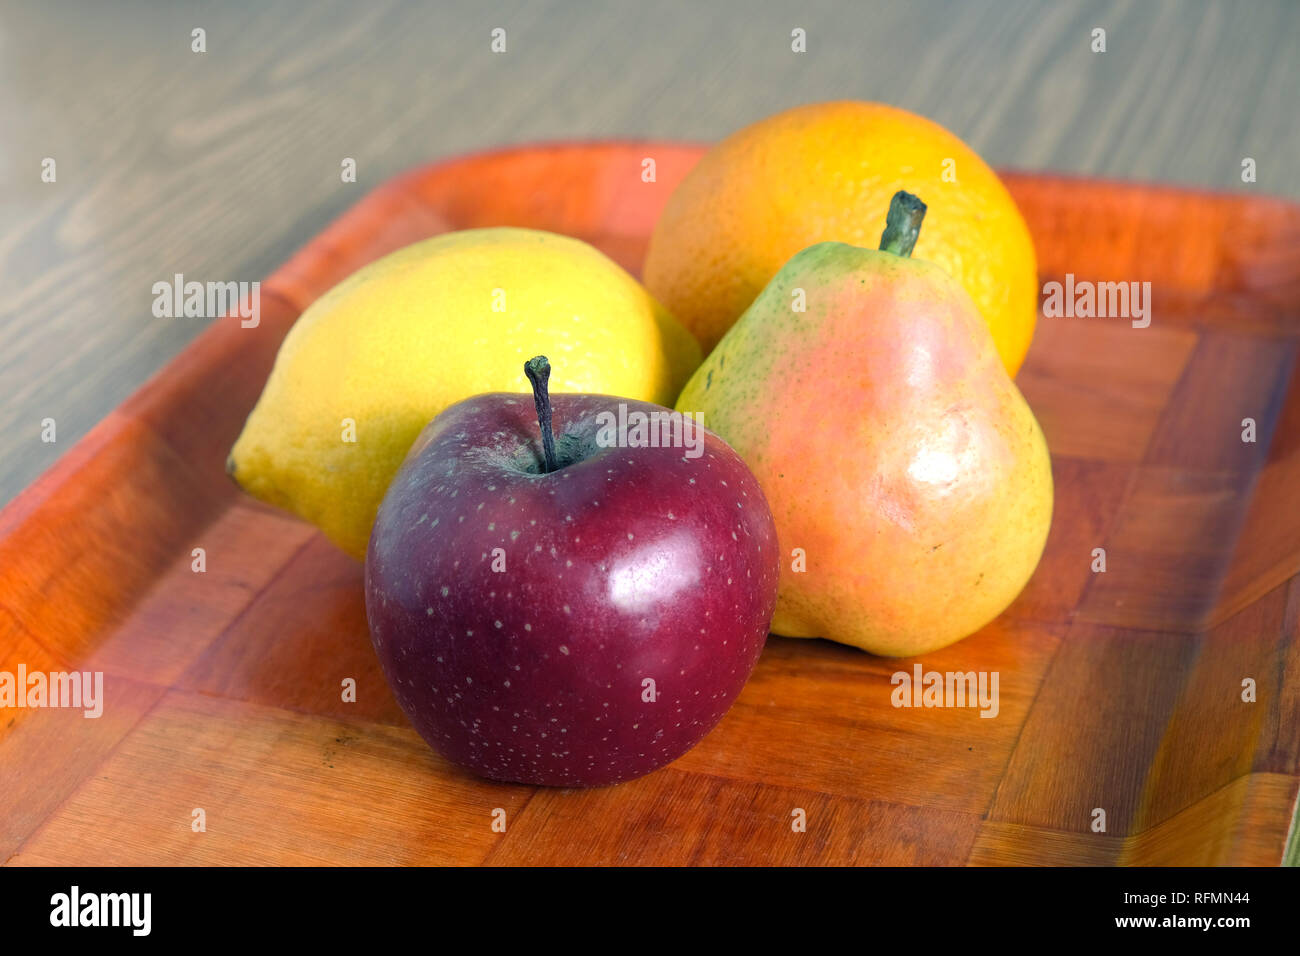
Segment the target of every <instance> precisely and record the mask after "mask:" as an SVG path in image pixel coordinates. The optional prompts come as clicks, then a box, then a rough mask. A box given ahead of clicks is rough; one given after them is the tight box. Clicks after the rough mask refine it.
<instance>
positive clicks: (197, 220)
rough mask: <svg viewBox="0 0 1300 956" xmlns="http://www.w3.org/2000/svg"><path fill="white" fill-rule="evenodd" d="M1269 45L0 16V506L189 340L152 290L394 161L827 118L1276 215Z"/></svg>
mask: <svg viewBox="0 0 1300 956" xmlns="http://www.w3.org/2000/svg"><path fill="white" fill-rule="evenodd" d="M495 27H502V28H504V29H506V31H507V41H508V42H507V50H506V52H505V53H504V54H493V53H492V52H491V50H490V49H489V40H490V32H491V30H492V29H493V28H495ZM195 28H203V29H205V30H206V36H207V52H206V53H202V54H199V53H193V52H191V31H192V30H193V29H195ZM795 28H801V29H804V30H805V31H806V32H807V52H806V53H803V54H795V53H793V52H792V51H791V40H790V34H791V31H792V30H793V29H795ZM1096 28H1103V29H1105V30H1106V31H1107V49H1106V52H1105V53H1104V54H1098V53H1093V52H1092V50H1091V35H1092V31H1093V30H1094V29H1096ZM1297 49H1300V5H1297V4H1296V3H1294V2H1291V0H1252V2H1249V3H1241V2H1231V0H1212V2H1204V0H1161V2H1158V0H1144V2H1140V3H1135V2H1130V0H963V2H955V0H954V2H948V0H907V2H897V0H853V2H846V0H767V2H751V0H711V2H709V3H699V2H697V0H610V2H602V3H599V4H594V3H573V2H565V0H528V2H524V0H504V2H503V0H489V2H483V0H439V2H437V3H420V2H398V0H366V2H364V3H356V2H352V0H312V2H305V0H303V2H288V0H284V2H276V3H273V4H269V3H263V2H260V0H222V2H220V3H212V2H207V0H169V2H167V3H158V2H150V0H60V2H58V3H51V2H48V0H5V2H4V3H0V503H4V502H6V501H8V500H10V499H12V498H13V496H15V495H16V494H17V493H18V492H19V491H20V490H21V489H22V488H23V487H24V486H26V485H27V484H28V483H29V482H31V481H32V480H33V479H35V478H36V477H37V476H38V475H40V474H41V472H43V471H44V470H45V469H46V468H47V467H49V466H50V465H51V464H53V463H54V461H56V460H57V459H58V458H59V456H61V455H62V454H63V453H64V452H65V451H66V450H67V449H68V448H70V447H71V446H72V444H73V443H74V442H75V441H76V440H77V439H79V438H80V437H82V436H83V435H85V434H86V433H87V432H88V431H89V430H90V429H91V428H92V427H93V426H94V425H95V424H96V423H97V422H98V421H99V420H100V419H101V418H103V417H104V416H105V415H106V414H107V413H108V412H109V411H110V410H111V409H113V408H116V407H117V406H118V405H119V404H120V403H121V402H122V401H123V400H124V399H125V398H126V397H127V396H128V395H130V394H131V393H132V392H133V391H134V390H135V388H136V387H137V386H139V384H140V383H141V382H143V381H144V380H145V378H147V377H148V376H149V375H150V374H151V373H153V372H154V371H156V370H157V369H159V368H161V367H162V366H163V365H164V364H165V363H166V362H167V361H168V360H169V359H170V358H172V357H173V356H175V355H176V354H177V353H178V352H179V351H180V350H181V348H182V347H183V346H184V345H185V344H186V343H187V342H189V341H191V340H192V339H193V338H194V337H195V336H197V335H198V334H200V333H201V332H202V331H203V330H204V328H205V327H206V325H207V324H208V320H203V319H170V318H156V317H154V316H153V315H152V314H151V311H150V306H151V302H152V293H151V289H152V286H153V284H154V283H155V282H158V281H161V280H168V279H170V278H171V277H172V276H173V275H175V274H176V273H178V272H179V273H182V274H183V275H185V276H187V277H188V278H191V279H194V280H198V281H201V282H208V281H254V280H258V279H261V278H263V277H264V276H266V275H269V274H270V273H271V272H273V271H274V270H275V269H276V268H277V267H278V266H279V265H281V264H282V263H283V262H284V260H285V259H286V258H287V257H288V256H289V255H290V254H291V253H292V252H293V250H295V249H297V248H298V247H300V246H301V245H303V244H304V243H305V242H306V241H307V240H308V239H309V238H310V237H311V236H313V235H314V234H316V233H317V232H319V231H320V230H321V229H322V228H323V227H324V226H325V225H326V224H327V223H328V222H330V221H331V220H332V219H334V218H335V217H336V216H337V215H339V214H340V213H341V212H342V211H343V210H345V209H347V208H348V207H349V206H351V205H352V204H353V203H355V202H356V201H357V200H358V199H359V198H360V197H361V196H362V195H364V193H365V192H367V191H368V190H370V189H373V188H374V187H375V186H377V185H378V184H380V183H382V182H384V181H386V180H387V179H388V178H390V177H391V176H394V175H396V174H397V173H399V172H401V171H402V170H404V169H408V168H411V167H413V166H416V165H418V164H421V163H424V162H428V161H430V160H434V159H437V158H440V157H447V156H452V155H458V154H462V153H465V152H468V151H472V150H479V149H484V148H489V147H493V146H497V145H503V144H510V143H521V142H533V141H541V140H555V139H565V138H590V137H611V136H617V137H659V138H669V139H678V140H683V139H685V140H695V141H700V142H712V141H715V140H717V139H719V138H721V137H722V136H725V135H726V134H727V133H729V132H731V131H732V130H735V129H737V128H739V127H740V126H743V125H745V124H746V123H749V122H752V121H754V120H756V119H758V118H760V117H762V116H764V115H766V114H768V113H770V112H773V111H775V110H778V109H782V108H785V107H789V106H794V105H797V104H799V103H804V102H811V101H816V100H826V99H838V98H846V97H855V98H862V99H879V100H884V101H886V102H890V103H894V104H897V105H899V106H903V107H906V108H909V109H913V110H916V111H918V112H920V113H923V114H925V115H927V116H930V117H932V118H934V119H935V120H937V121H938V122H940V123H943V124H944V125H945V126H947V127H949V128H950V129H952V130H953V131H954V132H956V133H957V134H958V135H959V136H961V137H963V138H964V139H966V140H967V141H968V142H970V143H971V144H972V145H973V146H974V147H975V149H976V150H978V151H979V152H980V153H981V154H982V155H984V157H985V158H986V159H988V160H989V161H990V162H992V163H994V164H996V165H998V166H1001V167H1014V168H1019V169H1055V170H1060V171H1064V172H1075V173H1086V174H1090V175H1102V176H1112V177H1122V178H1127V179H1140V180H1147V181H1158V182H1172V183H1181V184H1186V185H1193V186H1200V187H1209V188H1214V189H1227V190H1238V191H1242V192H1245V193H1249V194H1252V195H1261V194H1274V195H1287V196H1293V197H1295V196H1300V178H1297V176H1296V174H1295V171H1296V169H1297V165H1298V162H1300V124H1297V123H1296V122H1295V118H1296V110H1295V102H1294V100H1295V91H1296V90H1297V89H1300V57H1297V56H1296V55H1295V51H1296V50H1297ZM1247 156H1249V157H1252V158H1254V159H1255V160H1256V161H1257V163H1258V181H1257V182H1256V183H1254V184H1244V183H1242V181H1241V168H1240V165H1241V160H1242V158H1243V157H1247ZM46 157H49V158H52V159H54V160H55V161H56V164H57V166H56V171H57V180H56V182H54V183H45V182H42V181H41V163H42V160H43V159H45V158H46ZM346 157H351V158H353V159H355V160H356V161H357V182H356V183H344V182H342V181H341V176H340V164H341V162H342V160H343V159H344V158H346ZM46 418H52V419H54V420H55V422H56V423H57V439H58V440H57V442H55V443H52V444H51V443H46V442H43V441H42V440H41V434H42V425H41V423H42V421H43V420H44V419H46Z"/></svg>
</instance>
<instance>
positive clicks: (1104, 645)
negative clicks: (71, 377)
mask: <svg viewBox="0 0 1300 956" xmlns="http://www.w3.org/2000/svg"><path fill="white" fill-rule="evenodd" d="M700 153H701V149H700V148H698V147H694V146H682V145H670V144H664V143H619V144H589V145H560V146H542V147H533V148H525V149H517V150H511V151H506V152H499V153H493V154H489V155H482V156H474V157H470V158H468V159H463V160H458V161H454V162H449V163H443V164H440V165H436V166H431V167H428V168H425V169H419V170H416V171H414V172H412V173H410V174H408V175H405V176H403V177H401V178H400V179H397V180H395V181H393V182H391V183H389V184H387V185H385V186H383V187H382V188H380V189H378V190H377V191H375V192H373V193H371V194H370V195H369V196H368V197H366V198H365V199H364V200H363V201H362V202H361V203H360V204H358V205H357V206H356V207H355V208H354V209H353V210H352V211H351V212H349V213H348V214H347V215H345V216H344V217H343V218H342V219H340V220H339V221H338V222H337V223H335V224H334V225H333V226H331V227H330V228H329V229H328V230H326V232H325V233H324V234H322V235H321V236H319V237H317V238H316V239H314V240H313V241H312V242H311V243H310V244H309V245H308V246H307V247H306V248H305V249H304V250H303V251H302V252H300V253H299V254H298V255H297V256H295V257H294V258H293V259H292V260H291V261H290V262H289V263H288V264H287V265H285V266H284V267H283V268H282V269H280V270H279V271H278V272H277V273H276V274H275V275H274V276H272V277H271V278H270V279H268V280H267V281H266V282H265V283H264V285H263V288H262V321H261V325H260V327H258V328H257V329H244V328H241V327H240V326H239V323H238V321H237V320H236V319H229V318H227V319H223V320H220V321H217V322H214V324H213V326H212V328H210V329H209V330H207V331H206V332H205V333H204V334H203V335H202V336H201V337H200V338H199V339H198V340H197V341H196V342H195V343H194V344H193V345H192V346H191V347H190V348H188V349H187V350H186V351H185V352H183V353H182V354H181V355H180V356H179V357H178V358H177V359H176V360H175V361H173V362H172V363H171V364H170V365H169V366H167V367H166V368H165V369H164V370H163V371H162V372H161V373H159V374H158V375H157V376H155V377H154V378H153V379H152V380H151V381H150V382H149V383H148V384H147V385H145V386H144V387H143V388H142V389H141V390H140V391H139V392H138V393H137V394H136V395H135V396H134V397H132V398H131V399H129V400H128V401H127V402H126V403H125V404H123V405H122V406H121V407H120V408H118V409H117V410H115V411H113V412H111V413H110V414H109V415H108V417H107V418H106V419H104V421H103V422H102V423H100V424H99V425H98V426H97V427H96V428H95V429H94V430H93V431H92V432H91V433H90V434H89V435H88V436H87V437H86V438H85V439H84V440H82V441H81V442H79V443H78V444H77V445H76V446H75V447H74V448H73V449H72V450H71V451H69V452H68V453H67V454H66V455H65V456H64V457H63V458H62V459H61V460H60V461H59V462H58V463H57V464H56V465H55V466H54V467H53V468H52V469H51V470H50V471H49V472H47V473H46V474H45V475H44V476H43V477H42V478H41V479H40V480H38V481H37V482H36V483H35V484H34V485H32V486H31V487H30V488H28V489H27V490H26V491H25V492H24V493H23V494H22V495H21V496H20V497H19V498H18V499H17V500H15V501H14V502H13V503H12V504H11V505H9V507H8V508H6V509H5V510H4V511H3V513H0V670H8V671H10V672H14V671H16V670H17V667H18V665H19V664H23V665H25V666H26V668H27V670H28V672H33V671H51V670H68V669H73V668H76V669H87V670H100V671H103V672H104V673H105V675H106V676H105V688H106V690H105V694H106V704H105V707H104V713H103V716H102V717H101V718H99V719H85V718H84V717H83V716H82V715H81V712H80V711H71V710H55V709H44V710H34V709H17V710H4V711H0V860H6V861H8V862H10V863H15V864H232V863H287V864H317V863H344V864H348V863H365V864H385V863H480V862H488V863H496V864H510V863H638V864H639V863H743V864H749V863H888V864H900V863H923V864H959V863H977V864H1003V863H1133V864H1175V863H1176V864H1220V863H1228V864H1276V863H1279V862H1280V861H1281V860H1282V859H1283V856H1284V847H1285V846H1286V844H1287V835H1288V828H1289V827H1290V825H1291V820H1292V811H1293V807H1294V805H1295V801H1296V794H1297V784H1298V782H1300V733H1297V727H1298V726H1300V722H1298V720H1297V718H1298V717H1300V647H1298V646H1297V643H1298V638H1297V628H1298V621H1300V577H1298V574H1300V490H1298V489H1300V384H1297V381H1296V377H1295V376H1294V375H1293V371H1294V367H1295V359H1296V348H1297V341H1298V340H1300V310H1298V307H1297V303H1298V302H1300V209H1298V208H1297V207H1296V206H1294V205H1291V204H1288V203H1283V202H1280V201H1272V200H1265V199H1255V198H1243V197H1227V196H1215V195H1208V194H1201V193H1192V192H1184V191H1178V190H1173V189H1163V188H1152V187H1144V186H1130V185H1116V184H1110V183H1098V182H1092V181H1087V180H1073V179H1065V178H1057V177H1049V176H1035V175H1020V174H1008V176H1007V182H1008V184H1009V185H1010V187H1011V190H1012V192H1013V193H1014V194H1015V196H1016V199H1017V201H1018V202H1019V203H1020V206H1021V208H1022V209H1023V210H1024V213H1025V215H1026V216H1027V217H1028V220H1029V223H1030V227H1031V228H1032V230H1033V233H1034V237H1035V239H1036V241H1037V244H1038V251H1039V255H1040V258H1041V270H1042V274H1043V278H1044V280H1045V281H1046V280H1047V279H1049V278H1061V277H1062V276H1064V274H1065V273H1067V272H1071V273H1074V275H1075V276H1076V277H1077V278H1081V279H1097V280H1124V281H1131V280H1150V281H1151V282H1152V283H1153V286H1154V292H1153V295H1154V306H1153V308H1154V321H1153V322H1152V323H1151V326H1150V327H1149V328H1146V329H1141V330H1138V329H1133V328H1131V326H1130V324H1129V322H1128V321H1127V320H1107V319H1064V318H1061V319H1043V320H1041V321H1040V323H1039V327H1038V334H1037V338H1036V339H1035V341H1034V346H1033V350H1032V352H1031V353H1030V357H1029V360H1028V363H1027V364H1026V366H1025V368H1024V370H1023V371H1022V373H1021V374H1020V378H1019V381H1020V385H1021V387H1022V388H1023V390H1024V392H1025V394H1026V396H1027V397H1028V399H1029V401H1030V403H1031V404H1032V405H1033V407H1034V409H1035V411H1036V412H1037V414H1038V416H1039V418H1040V419H1041V421H1042V423H1043V427H1044V428H1045V430H1046V432H1047V435H1048V438H1049V441H1050V443H1051V447H1052V451H1053V456H1054V466H1055V475H1056V482H1057V511H1056V518H1055V522H1054V525H1053V528H1052V533H1051V538H1050V540H1049V542H1048V546H1047V552H1046V554H1045V556H1044V558H1043V561H1042V564H1041V566H1040V567H1039V570H1038V573H1037V575H1036V576H1035V578H1034V579H1033V581H1032V582H1031V584H1030V585H1029V587H1028V589H1027V590H1026V591H1025V593H1024V594H1023V595H1022V596H1021V597H1020V599H1019V600H1018V601H1017V602H1016V603H1015V604H1014V605H1013V606H1012V607H1011V608H1010V609H1009V610H1008V611H1007V612H1006V613H1005V614H1004V615H1002V617H1001V618H1000V619H999V620H997V621H996V622H995V623H993V624H991V625H990V626H989V627H987V628H985V629H984V630H983V631H982V632H980V633H979V634H977V635H975V636H974V637H971V638H970V639H968V640H966V641H963V642H961V643H959V644H957V645H956V646H954V647H951V648H949V649H947V650H945V651H942V652H940V653H935V654H931V655H927V656H926V658H925V659H924V660H923V661H922V663H923V664H924V666H925V668H926V669H928V670H939V671H951V670H962V671H965V670H972V669H975V670H990V671H994V670H995V671H997V672H999V674H1000V690H1001V709H1000V713H999V715H998V716H997V718H996V719H991V720H990V719H981V718H980V716H979V712H978V711H977V710H973V709H972V710H962V709H948V710H920V709H895V708H894V707H892V706H891V704H890V691H891V690H892V687H891V684H890V675H891V674H892V673H894V672H895V671H897V670H907V671H910V670H911V668H912V664H913V662H912V661H903V662H896V661H887V660H881V659H877V658H873V657H870V656H868V655H866V654H864V653H861V652H859V651H856V650H853V649H850V648H846V647H841V646H838V645H834V644H830V643H826V642H821V641H788V640H783V639H779V638H774V639H773V640H772V641H771V642H770V643H769V645H768V648H767V650H766V651H765V653H764V655H763V659H762V661H761V663H760V664H759V667H758V669H757V671H756V673H755V674H754V677H753V679H752V680H751V682H750V683H749V685H748V686H747V688H746V689H745V691H744V693H743V695H742V696H741V698H740V700H739V701H738V702H737V704H736V706H735V707H734V709H733V710H732V711H731V713H730V714H729V715H728V716H727V717H726V718H725V720H724V721H723V723H722V724H721V725H720V726H719V727H718V729H717V730H715V731H714V732H713V733H712V734H710V735H709V736H708V737H707V738H706V739H705V740H704V742H703V743H701V744H700V745H699V746H698V747H697V748H696V749H695V750H693V751H691V752H690V753H689V754H687V755H686V756H685V757H683V758H682V759H680V760H678V761H677V762H676V763H675V764H673V765H672V766H670V767H668V768H667V769H664V770H661V771H659V772H657V773H654V774H652V775H650V776H648V777H645V778H643V779H640V780H637V781H634V782H632V783H628V784H624V785H622V786H618V787H613V788H607V789H602V790H596V791H585V792H583V791H560V790H547V789H534V788H529V787H523V786H508V785H501V784H493V783H487V782H484V781H482V780H479V779H476V778H474V777H472V776H469V775H467V774H465V773H463V772H461V771H459V770H457V769H456V768H454V767H452V766H449V765H448V764H447V763H445V762H444V761H442V760H441V759H440V758H439V757H438V756H436V755H435V754H434V753H432V752H431V751H430V750H429V749H428V748H427V747H426V746H425V745H424V743H423V742H422V741H421V740H420V738H419V737H417V736H416V734H415V733H414V732H413V731H412V730H411V729H410V728H409V726H408V725H407V723H406V721H405V719H404V718H403V716H402V714H401V713H400V711H399V710H398V709H397V707H396V705H395V703H394V701H393V699H392V697H391V695H390V694H389V692H388V690H387V688H386V686H385V685H384V682H383V679H382V677H381V676H380V672H379V669H378V666H377V664H376V662H375V658H374V654H373V652H372V650H371V647H370V643H369V640H368V638H367V634H366V624H365V617H364V611H363V606H362V589H361V581H362V569H361V568H360V566H358V565H357V564H354V563H352V562H351V561H349V560H348V559H347V558H345V557H344V556H343V555H342V554H340V553H339V552H337V551H335V550H334V549H333V548H332V547H331V546H330V545H329V544H327V543H326V542H325V541H324V540H323V539H322V538H321V537H320V536H319V535H318V534H316V533H315V532H314V531H313V530H312V529H311V528H309V527H308V526H306V525H304V524H301V523H299V522H297V521H295V520H293V519H291V518H289V517H287V516H285V515H282V514H279V513H277V512H275V511H272V510H270V509H268V508H265V507H262V506H261V505H259V504H257V503H255V502H253V501H251V500H250V499H248V498H246V497H245V496H243V495H242V494H241V493H239V492H238V491H237V489H235V488H234V487H233V486H232V485H231V483H230V482H229V481H228V479H227V478H226V475H225V471H224V467H223V465H224V461H225V455H226V452H227V450H228V449H229V447H230V445H231V443H232V441H233V440H234V438H235V435H236V433H237V432H238V431H239V428H240V426H241V425H242V423H243V421H244V418H245V416H246V414H247V413H248V411H249V409H250V408H251V407H252V404H253V402H254V400H255V399H256V398H257V395H258V393H259V391H260V389H261V387H262V383H263V381H264V380H265V377H266V374H267V372H268V370H269V368H270V365H271V361H272V358H273V357H274V355H275V351H276V348H277V346H278V345H279V342H280V340H281V338H282V337H283V335H284V334H285V331H286V330H287V329H288V328H289V326H290V324H291V323H292V322H293V321H294V318H295V317H296V316H297V315H298V314H299V312H301V311H302V309H303V308H304V307H306V306H307V304H308V303H310V302H311V301H312V300H313V299H314V298H316V297H317V296H318V295H319V294H321V293H322V292H323V291H324V290H326V289H327V288H329V287H330V286H332V285H333V284H334V283H335V282H337V281H338V280H339V279H341V278H342V277H343V276H345V275H346V274H348V273H349V272H351V271H353V270H354V269H356V268H358V267H359V266H361V265H363V264H364V263H366V262H368V261H370V260H372V259H374V258H376V257H378V256H380V255H383V254H384V253H386V252H389V251H390V250H392V249H395V248H397V247H398V246H401V245H405V244H406V243H409V242H412V241H414V240H416V239H419V238H422V237H424V236H428V235H431V234H434V233H438V232H441V231H444V230H449V229H460V228H466V227H472V226H486V225H501V224H510V225H522V226H534V227H538V228H543V229H550V230H554V231H557V232H562V233H568V234H571V235H575V236H580V237H582V238H584V239H587V240H589V241H591V242H593V243H595V244H596V245H597V246H599V247H600V248H602V249H604V250H605V251H606V252H608V253H609V254H611V255H612V256H613V257H614V258H616V259H617V260H618V261H619V262H621V263H622V264H624V265H625V266H627V267H628V268H629V269H632V270H634V271H635V270H637V269H638V268H639V265H640V262H641V258H642V254H643V252H644V247H645V242H646V238H647V236H648V234H649V232H650V230H651V227H652V224H653V223H654V221H655V217H656V215H657V214H658V212H659V209H660V208H661V207H662V204H663V203H664V201H665V199H666V197H667V195H668V193H669V192H670V191H671V190H672V188H673V186H674V185H675V184H676V183H677V182H678V181H679V180H680V178H681V176H682V175H683V174H684V173H685V172H686V170H687V169H688V168H689V167H690V166H691V165H692V163H694V162H695V160H696V159H697V158H698V157H699V155H700ZM644 156H653V157H655V159H656V160H657V165H658V182H657V183H653V184H646V183H643V182H642V181H641V176H640V173H641V159H642V157H644ZM1244 418H1253V419H1254V420H1255V422H1256V430H1257V439H1258V440H1257V441H1256V442H1255V443H1253V444H1249V443H1244V442H1243V441H1242V439H1241V434H1242V424H1241V422H1242V419H1244ZM199 547H201V548H204V549H205V551H206V561H207V570H206V572H205V573H201V574H200V573H195V572H193V571H192V570H191V561H192V558H191V552H192V549H194V548H199ZM1098 547H1104V548H1105V549H1106V554H1107V571H1106V572H1105V573H1104V574H1098V573H1093V572H1092V571H1091V569H1090V565H1091V563H1092V560H1093V558H1092V552H1093V549H1094V548H1098ZM348 677H352V678H354V679H355V680H356V682H357V687H358V697H357V701H356V702H355V703H344V702H343V701H342V700H341V693H340V686H341V682H342V681H343V680H344V678H348ZM1245 678H1253V680H1254V681H1255V682H1256V685H1257V700H1256V701H1255V702H1254V703H1248V702H1244V701H1243V700H1242V682H1243V680H1244V679H1245ZM497 808H501V809H504V810H505V811H506V814H507V817H506V819H507V829H506V832H505V833H500V832H495V831H494V830H493V827H492V823H493V811H494V810H495V809H497ZM795 808H803V809H804V810H805V811H806V814H807V821H808V823H807V832H804V833H796V832H793V831H792V828H791V820H792V812H793V810H794V809H795ZM1094 808H1102V809H1104V810H1105V812H1106V830H1105V832H1104V833H1101V832H1094V831H1093V829H1092V825H1093V820H1094ZM196 809H202V810H203V812H204V818H205V823H206V830H205V831H204V832H194V830H193V828H192V826H191V821H192V819H193V813H194V811H195V810H196Z"/></svg>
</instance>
